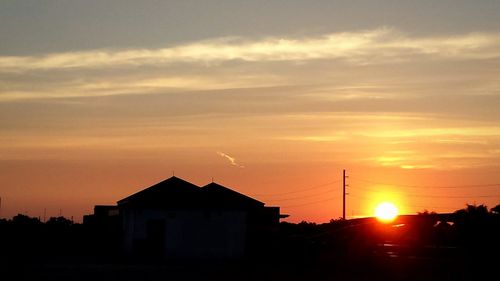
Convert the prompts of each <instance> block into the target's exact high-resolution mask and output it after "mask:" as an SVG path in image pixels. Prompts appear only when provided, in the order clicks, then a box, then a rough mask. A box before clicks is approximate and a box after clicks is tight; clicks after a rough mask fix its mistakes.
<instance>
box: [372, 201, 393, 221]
mask: <svg viewBox="0 0 500 281" xmlns="http://www.w3.org/2000/svg"><path fill="white" fill-rule="evenodd" d="M375 216H376V217H377V219H378V220H380V221H382V222H390V221H393V220H394V219H395V218H396V217H397V216H398V208H397V207H396V205H394V204H392V203H390V202H383V203H380V204H379V205H378V206H377V208H375Z"/></svg>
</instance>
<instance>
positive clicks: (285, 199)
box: [269, 189, 334, 201]
mask: <svg viewBox="0 0 500 281" xmlns="http://www.w3.org/2000/svg"><path fill="white" fill-rule="evenodd" d="M333 190H334V189H329V190H327V191H325V192H320V193H316V194H311V195H306V196H300V197H291V198H283V199H269V201H290V200H297V199H303V198H311V197H316V196H320V195H323V194H326V193H331V192H332V191H333Z"/></svg>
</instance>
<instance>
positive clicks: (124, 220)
mask: <svg viewBox="0 0 500 281" xmlns="http://www.w3.org/2000/svg"><path fill="white" fill-rule="evenodd" d="M283 217H286V215H281V214H280V209H279V207H266V206H265V204H264V203H263V202H260V201H258V200H256V199H253V198H251V197H248V196H246V195H243V194H241V193H238V192H236V191H234V190H231V189H229V188H227V187H224V186H222V185H219V184H217V183H213V182H212V183H210V184H207V185H205V186H203V187H199V186H197V185H194V184H192V183H190V182H187V181H185V180H183V179H180V178H178V177H175V176H173V177H171V178H169V179H166V180H164V181H162V182H159V183H157V184H155V185H153V186H151V187H148V188H146V189H144V190H142V191H139V192H137V193H135V194H132V195H130V196H128V197H126V198H123V199H121V200H119V201H118V202H117V205H115V206H100V205H98V206H95V208H94V214H93V215H88V216H85V217H84V224H85V225H87V226H90V227H92V228H93V229H94V230H95V233H96V235H97V236H99V235H102V238H103V239H104V240H107V241H109V242H112V243H113V242H114V243H117V245H119V246H118V248H120V249H121V250H122V251H123V252H124V253H126V254H129V255H146V256H161V257H167V258H203V257H217V258H231V257H242V256H245V255H249V254H257V252H258V251H263V250H265V249H267V248H268V247H269V246H270V245H271V244H272V242H273V239H274V238H275V235H276V232H277V230H278V227H279V219H280V218H283ZM117 241H118V242H117Z"/></svg>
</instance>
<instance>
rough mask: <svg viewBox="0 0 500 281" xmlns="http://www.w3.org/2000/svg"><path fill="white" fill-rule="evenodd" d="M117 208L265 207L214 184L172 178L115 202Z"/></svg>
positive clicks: (249, 198) (239, 208)
mask: <svg viewBox="0 0 500 281" xmlns="http://www.w3.org/2000/svg"><path fill="white" fill-rule="evenodd" d="M117 204H118V206H119V207H122V208H123V207H127V208H128V207H139V208H155V209H164V208H182V209H200V208H204V209H237V210H241V209H253V208H259V207H264V203H263V202H260V201H258V200H255V199H253V198H251V197H248V196H246V195H243V194H241V193H239V192H236V191H234V190H231V189H229V188H227V187H224V186H222V185H220V184H217V183H213V182H212V183H210V184H207V185H205V186H204V187H201V188H200V187H199V186H197V185H194V184H192V183H190V182H187V181H185V180H183V179H180V178H178V177H175V176H173V177H171V178H168V179H166V180H164V181H162V182H159V183H157V184H155V185H152V186H150V187H148V188H146V189H144V190H141V191H139V192H137V193H134V194H132V195H130V196H128V197H125V198H123V199H121V200H120V201H118V202H117Z"/></svg>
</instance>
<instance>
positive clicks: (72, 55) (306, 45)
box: [0, 28, 500, 72]
mask: <svg viewBox="0 0 500 281" xmlns="http://www.w3.org/2000/svg"><path fill="white" fill-rule="evenodd" d="M417 55H427V56H434V57H441V58H448V59H450V58H455V59H486V58H498V57H500V34H496V33H470V34H461V35H455V36H440V37H439V36H434V37H411V36H408V35H405V34H403V33H401V32H398V31H397V30H395V29H390V28H378V29H374V30H367V31H358V32H339V33H331V34H326V35H323V36H317V37H306V38H282V37H271V38H263V39H260V40H253V41H250V40H245V39H244V38H216V39H212V40H206V41H201V42H194V43H190V44H184V45H179V46H172V47H167V48H159V49H125V50H108V49H103V50H91V51H79V52H66V53H55V54H46V55H38V56H3V57H0V69H2V70H3V71H14V72H19V71H20V72H22V71H29V70H37V69H44V70H47V69H67V68H96V67H97V68H101V67H117V66H141V65H159V64H171V63H204V64H206V63H219V62H224V61H231V60H242V61H248V62H262V61H306V60H318V59H344V60H346V61H348V62H351V63H355V64H368V63H377V62H388V61H389V62H391V61H400V60H404V61H406V60H408V59H411V58H412V57H415V56H417Z"/></svg>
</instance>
